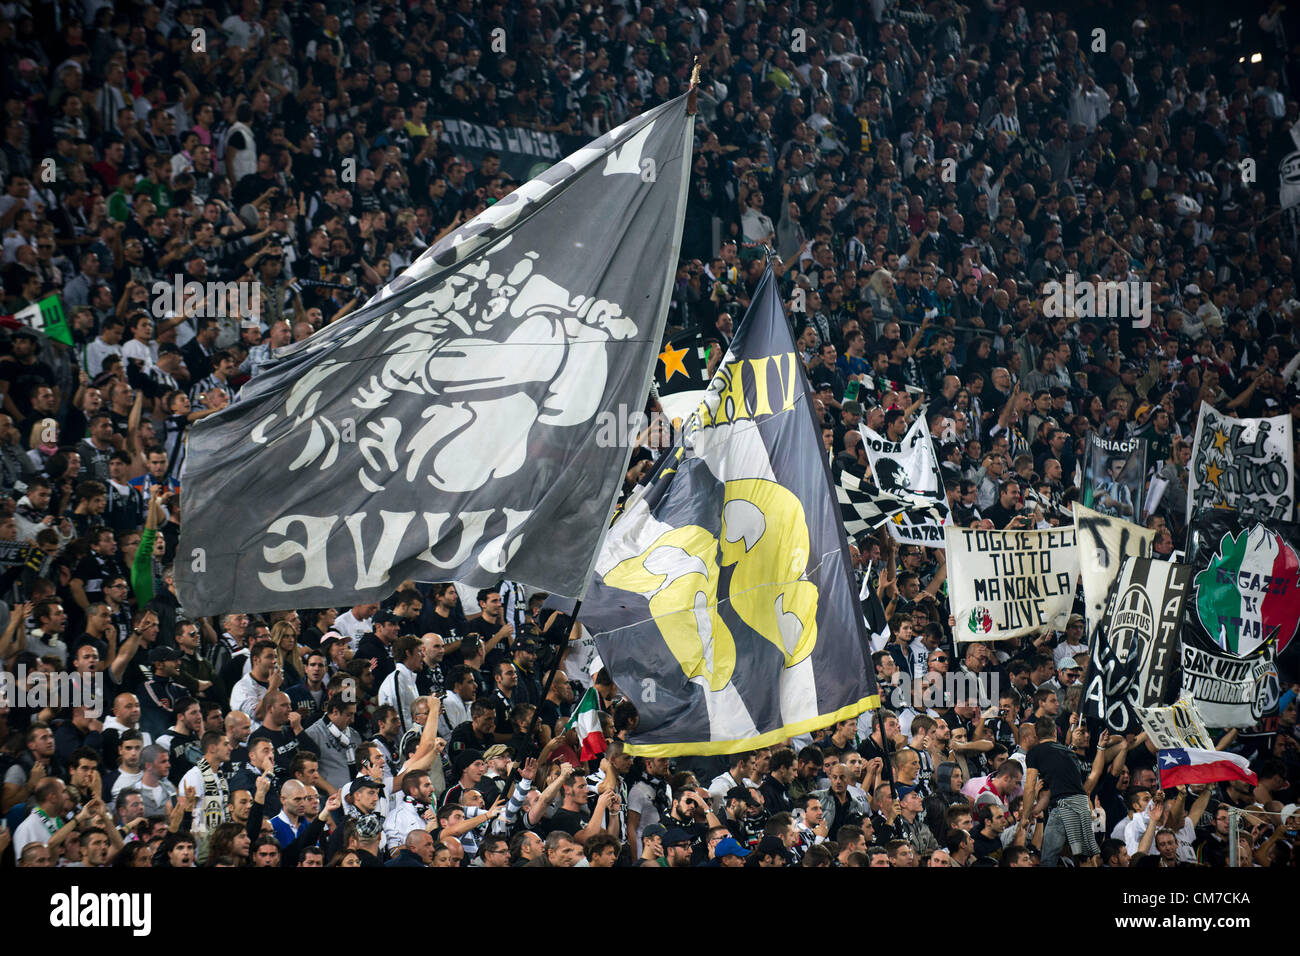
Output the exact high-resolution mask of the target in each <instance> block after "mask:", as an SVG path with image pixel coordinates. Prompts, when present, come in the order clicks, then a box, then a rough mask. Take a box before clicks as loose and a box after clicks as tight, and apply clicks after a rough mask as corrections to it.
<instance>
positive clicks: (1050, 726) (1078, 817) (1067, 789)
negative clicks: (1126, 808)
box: [1025, 717, 1101, 866]
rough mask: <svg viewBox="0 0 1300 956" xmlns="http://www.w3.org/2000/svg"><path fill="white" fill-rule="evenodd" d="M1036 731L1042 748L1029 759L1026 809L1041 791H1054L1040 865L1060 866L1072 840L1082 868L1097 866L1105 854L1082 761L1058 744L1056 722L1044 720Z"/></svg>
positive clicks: (1030, 754)
mask: <svg viewBox="0 0 1300 956" xmlns="http://www.w3.org/2000/svg"><path fill="white" fill-rule="evenodd" d="M1035 728H1036V730H1037V731H1038V744H1037V745H1036V746H1034V747H1031V748H1029V752H1028V753H1027V754H1026V755H1025V768H1026V771H1027V772H1026V775H1025V801H1026V802H1025V806H1027V807H1028V806H1031V805H1032V803H1033V802H1034V801H1035V800H1037V799H1038V794H1039V790H1040V789H1047V790H1050V791H1051V802H1050V804H1049V805H1048V809H1049V814H1050V815H1049V816H1048V818H1047V828H1046V830H1045V831H1044V833H1043V859H1042V863H1041V864H1040V865H1042V866H1056V861H1057V860H1058V859H1059V857H1060V855H1061V850H1062V849H1064V847H1065V843H1066V841H1067V840H1068V841H1069V844H1070V850H1071V852H1072V853H1073V854H1074V856H1075V859H1076V860H1077V862H1078V863H1079V865H1080V866H1096V865H1097V855H1098V854H1099V853H1100V852H1101V851H1100V849H1099V848H1098V847H1097V838H1096V836H1095V834H1094V833H1093V830H1092V809H1091V808H1090V807H1089V806H1088V796H1087V793H1086V791H1085V790H1084V788H1083V775H1082V774H1081V773H1080V772H1079V761H1078V760H1077V759H1076V758H1075V755H1074V752H1073V751H1071V750H1070V749H1069V748H1068V747H1065V746H1063V745H1061V744H1059V743H1057V742H1056V721H1055V719H1053V718H1052V717H1041V718H1039V719H1038V720H1037V721H1036V722H1035Z"/></svg>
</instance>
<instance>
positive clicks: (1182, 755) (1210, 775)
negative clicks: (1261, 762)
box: [1158, 747, 1259, 787]
mask: <svg viewBox="0 0 1300 956" xmlns="http://www.w3.org/2000/svg"><path fill="white" fill-rule="evenodd" d="M1158 757H1159V761H1160V786H1162V787H1178V786H1182V785H1183V784H1189V783H1215V782H1217V781H1219V780H1245V781H1247V782H1248V783H1251V784H1256V783H1259V778H1258V777H1256V776H1255V774H1254V773H1253V772H1252V771H1251V769H1250V764H1249V763H1247V762H1246V758H1245V757H1239V756H1237V755H1236V754H1232V753H1228V752H1227V751H1223V750H1194V749H1192V748H1190V747H1189V748H1188V749H1186V750H1183V749H1180V748H1176V747H1171V748H1169V749H1167V750H1161V751H1160V752H1159V755H1158Z"/></svg>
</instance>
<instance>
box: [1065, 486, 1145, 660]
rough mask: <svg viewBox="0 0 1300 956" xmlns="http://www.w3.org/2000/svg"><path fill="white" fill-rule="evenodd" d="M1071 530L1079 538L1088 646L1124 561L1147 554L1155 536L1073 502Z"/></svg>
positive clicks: (1127, 522) (1104, 611) (1094, 636)
mask: <svg viewBox="0 0 1300 956" xmlns="http://www.w3.org/2000/svg"><path fill="white" fill-rule="evenodd" d="M1074 528H1075V531H1077V532H1078V536H1079V576H1080V577H1081V578H1082V579H1083V603H1084V617H1085V619H1086V620H1087V622H1088V635H1089V637H1088V641H1087V643H1088V646H1089V647H1093V646H1095V644H1096V641H1097V631H1098V630H1099V629H1100V628H1101V623H1102V618H1104V617H1105V616H1106V601H1107V599H1108V598H1109V597H1110V589H1111V586H1112V585H1113V584H1114V583H1115V580H1116V578H1118V577H1119V570H1120V567H1121V566H1122V565H1123V564H1124V559H1125V558H1130V557H1133V558H1145V557H1147V556H1149V555H1150V554H1151V543H1152V542H1153V541H1154V540H1155V536H1156V533H1155V532H1154V531H1152V530H1150V529H1148V528H1143V527H1141V526H1140V525H1136V524H1133V523H1132V522H1130V521H1125V520H1123V519H1122V518H1114V517H1111V516H1109V515H1104V514H1102V513H1100V512H1098V511H1093V510H1092V509H1091V508H1085V507H1084V506H1083V505H1081V504H1078V503H1077V502H1076V503H1075V505H1074Z"/></svg>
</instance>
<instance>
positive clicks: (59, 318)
mask: <svg viewBox="0 0 1300 956" xmlns="http://www.w3.org/2000/svg"><path fill="white" fill-rule="evenodd" d="M0 325H3V326H5V327H6V328H10V329H19V328H22V327H23V326H27V327H28V328H31V329H35V330H36V331H37V332H44V333H45V334H46V335H48V336H49V337H50V338H52V339H54V341H56V342H62V343H63V344H64V345H71V344H72V330H71V329H69V328H68V322H67V319H65V318H64V317H63V303H62V301H61V300H60V299H59V297H58V296H57V295H47V296H46V297H45V298H43V299H41V301H39V302H36V303H33V304H32V305H29V306H28V307H27V308H25V309H20V310H19V311H17V312H15V313H14V314H13V315H0Z"/></svg>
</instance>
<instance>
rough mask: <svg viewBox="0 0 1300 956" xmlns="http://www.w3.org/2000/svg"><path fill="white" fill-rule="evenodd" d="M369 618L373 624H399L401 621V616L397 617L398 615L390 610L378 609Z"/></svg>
mask: <svg viewBox="0 0 1300 956" xmlns="http://www.w3.org/2000/svg"><path fill="white" fill-rule="evenodd" d="M370 620H371V622H372V623H374V624H399V623H401V618H399V617H398V616H397V615H396V614H394V613H393V612H392V611H379V612H378V613H376V614H375V616H374V617H372V618H371V619H370Z"/></svg>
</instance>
